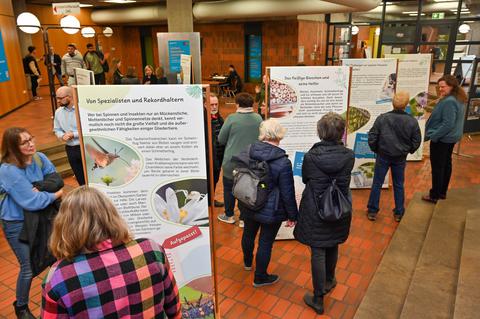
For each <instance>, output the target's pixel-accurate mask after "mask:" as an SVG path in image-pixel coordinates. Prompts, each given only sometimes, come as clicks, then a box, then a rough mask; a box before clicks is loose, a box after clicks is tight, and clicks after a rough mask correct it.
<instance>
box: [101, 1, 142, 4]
mask: <svg viewBox="0 0 480 319" xmlns="http://www.w3.org/2000/svg"><path fill="white" fill-rule="evenodd" d="M104 2H108V3H122V4H123V3H134V2H137V1H135V0H105V1H104Z"/></svg>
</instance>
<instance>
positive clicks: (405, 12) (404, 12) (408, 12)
mask: <svg viewBox="0 0 480 319" xmlns="http://www.w3.org/2000/svg"><path fill="white" fill-rule="evenodd" d="M402 13H403V14H412V13H415V14H417V13H418V11H403V12H402Z"/></svg>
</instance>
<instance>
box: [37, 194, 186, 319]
mask: <svg viewBox="0 0 480 319" xmlns="http://www.w3.org/2000/svg"><path fill="white" fill-rule="evenodd" d="M50 249H51V251H52V253H53V255H54V256H55V257H57V258H58V261H57V262H56V263H55V264H54V265H53V266H52V268H51V269H50V271H49V273H48V275H47V277H46V279H45V282H44V285H43V291H42V318H47V319H48V318H57V317H58V316H64V317H74V318H105V317H112V318H113V317H115V318H123V317H128V318H130V317H135V318H153V317H155V318H157V317H158V318H165V317H167V318H180V317H181V313H180V302H179V297H178V289H177V286H176V283H175V279H174V277H173V274H172V272H171V270H170V266H169V263H168V260H167V258H166V255H165V251H164V250H163V248H162V247H161V246H159V245H158V244H157V243H155V242H154V241H152V240H149V239H137V240H133V239H132V237H131V234H130V231H129V230H128V227H127V225H126V224H125V222H124V221H123V219H122V218H121V217H120V215H119V214H118V212H117V210H116V208H115V206H114V205H113V204H112V202H111V201H110V200H109V199H108V198H107V197H106V196H105V195H104V194H103V193H101V192H100V191H99V190H97V189H95V188H92V187H86V186H82V187H79V188H77V189H75V190H73V191H72V192H70V193H69V194H68V196H66V197H65V199H64V200H63V203H62V206H61V207H60V212H59V213H58V215H57V217H56V218H55V222H54V229H53V233H52V236H51V241H50Z"/></svg>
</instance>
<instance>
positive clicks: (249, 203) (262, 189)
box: [232, 146, 272, 211]
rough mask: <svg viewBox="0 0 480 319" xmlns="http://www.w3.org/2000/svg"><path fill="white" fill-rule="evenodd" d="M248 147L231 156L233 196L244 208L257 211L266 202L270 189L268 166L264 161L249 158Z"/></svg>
mask: <svg viewBox="0 0 480 319" xmlns="http://www.w3.org/2000/svg"><path fill="white" fill-rule="evenodd" d="M250 147H251V146H248V148H247V150H246V151H243V152H242V153H240V154H239V155H238V156H233V157H232V161H233V163H234V170H233V187H232V193H233V196H234V197H235V198H236V199H238V201H239V202H240V204H242V205H244V206H245V207H246V208H248V209H250V210H253V211H259V210H261V209H262V208H263V207H264V206H265V204H266V203H267V200H268V196H269V194H270V191H271V190H272V189H271V184H272V183H271V179H270V175H269V171H270V169H269V166H268V163H267V162H266V161H257V160H254V159H251V158H250V156H249V154H250Z"/></svg>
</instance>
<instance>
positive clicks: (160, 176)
mask: <svg viewBox="0 0 480 319" xmlns="http://www.w3.org/2000/svg"><path fill="white" fill-rule="evenodd" d="M77 90H78V107H77V110H78V116H79V121H80V128H81V142H82V153H83V157H84V168H85V172H86V174H87V178H88V185H90V186H93V187H96V188H98V189H100V190H102V191H103V192H104V193H105V194H107V195H108V196H109V197H110V199H111V200H112V201H113V202H114V204H115V205H116V207H117V208H118V209H119V211H120V213H121V215H122V217H123V218H124V219H125V220H126V222H127V223H128V225H129V227H130V229H131V230H132V232H133V233H134V237H135V238H142V237H148V238H151V239H153V240H155V241H157V242H158V243H159V244H161V245H163V247H164V248H165V251H166V253H167V257H168V260H169V262H170V265H171V267H172V270H173V273H174V275H175V279H176V281H177V285H178V288H179V292H180V299H181V302H182V315H183V318H214V317H215V313H214V308H215V307H214V277H213V272H212V264H211V254H212V252H211V250H210V249H211V241H210V228H209V209H208V194H207V192H208V186H207V168H206V167H207V164H206V156H205V152H206V149H207V148H206V145H205V141H206V139H205V135H204V134H205V129H204V118H203V114H204V111H203V101H202V87H201V86H200V85H169V86H163V87H162V86H153V85H120V86H113V85H108V86H104V85H102V86H78V89H77Z"/></svg>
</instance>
